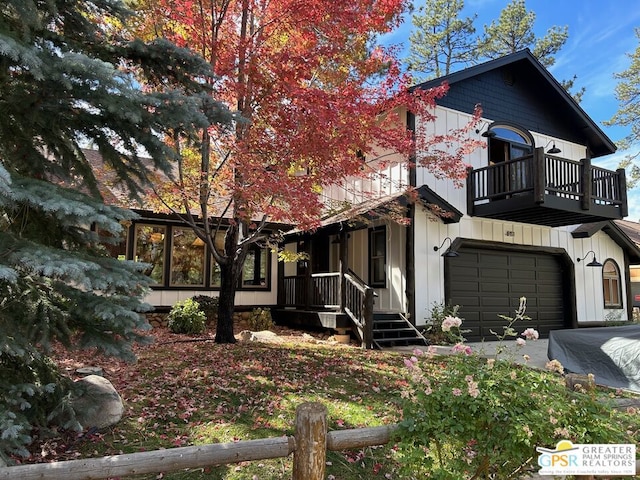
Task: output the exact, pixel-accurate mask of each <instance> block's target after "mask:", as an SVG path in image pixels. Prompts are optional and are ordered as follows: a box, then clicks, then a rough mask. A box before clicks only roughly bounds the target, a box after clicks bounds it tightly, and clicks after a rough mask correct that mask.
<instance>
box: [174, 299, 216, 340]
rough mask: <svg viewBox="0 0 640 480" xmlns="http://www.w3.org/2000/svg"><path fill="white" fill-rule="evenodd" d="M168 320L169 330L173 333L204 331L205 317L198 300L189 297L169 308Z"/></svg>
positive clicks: (197, 332) (192, 333)
mask: <svg viewBox="0 0 640 480" xmlns="http://www.w3.org/2000/svg"><path fill="white" fill-rule="evenodd" d="M168 320H169V322H168V327H169V330H171V331H172V332H173V333H186V334H189V335H194V334H200V333H203V332H204V330H205V325H206V320H207V318H206V317H205V314H204V312H203V311H202V310H200V305H199V304H198V302H196V301H195V300H193V299H191V298H189V299H187V300H185V301H183V302H178V303H176V304H175V305H174V306H173V308H171V311H170V312H169V317H168Z"/></svg>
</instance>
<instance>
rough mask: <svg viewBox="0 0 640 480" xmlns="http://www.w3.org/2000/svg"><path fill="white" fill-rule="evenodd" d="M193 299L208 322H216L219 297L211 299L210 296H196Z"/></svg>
mask: <svg viewBox="0 0 640 480" xmlns="http://www.w3.org/2000/svg"><path fill="white" fill-rule="evenodd" d="M191 299H192V300H193V301H195V302H197V303H198V306H199V307H200V310H201V311H202V312H204V315H205V317H207V321H212V320H215V319H216V318H217V316H218V304H219V303H220V302H219V298H218V297H210V296H208V295H196V296H194V297H191Z"/></svg>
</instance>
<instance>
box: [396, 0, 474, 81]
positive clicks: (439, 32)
mask: <svg viewBox="0 0 640 480" xmlns="http://www.w3.org/2000/svg"><path fill="white" fill-rule="evenodd" d="M463 8H464V1H463V0H426V1H425V4H424V5H423V6H421V7H420V8H419V9H418V12H419V13H417V14H414V15H413V17H412V23H413V26H414V27H415V29H414V30H413V31H412V32H411V35H410V37H409V40H410V42H411V44H410V53H409V58H408V59H407V60H408V63H409V69H410V70H411V71H412V72H414V75H415V76H416V79H417V80H418V81H422V80H428V79H430V78H435V77H441V76H443V75H449V74H450V73H452V69H453V68H454V67H455V65H459V64H462V65H463V66H466V65H467V64H468V63H470V62H471V61H472V60H473V59H474V58H475V44H476V38H475V36H474V34H475V31H476V29H475V27H474V26H473V22H474V20H475V19H476V17H477V15H474V16H473V17H467V18H464V19H461V18H460V17H459V15H460V12H461V11H462V9H463Z"/></svg>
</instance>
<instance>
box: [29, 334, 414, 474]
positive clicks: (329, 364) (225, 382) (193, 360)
mask: <svg viewBox="0 0 640 480" xmlns="http://www.w3.org/2000/svg"><path fill="white" fill-rule="evenodd" d="M154 335H155V336H156V337H157V342H156V343H155V344H153V345H150V346H144V347H138V348H137V350H136V353H137V355H138V362H137V363H135V364H126V363H123V362H119V361H117V360H114V359H104V358H100V357H97V356H95V355H94V354H92V353H91V352H87V353H78V352H73V353H66V352H60V353H59V354H58V355H57V361H58V362H59V364H60V365H61V367H62V368H66V369H67V370H68V371H69V372H74V371H75V369H76V368H77V367H79V366H88V365H91V366H100V367H102V368H103V369H104V376H105V377H106V378H107V379H109V380H110V381H111V382H112V383H113V384H114V386H115V387H116V389H117V390H118V392H119V393H120V395H121V396H122V398H123V400H124V402H125V416H124V418H123V419H122V420H121V422H120V423H119V424H118V425H116V426H114V427H112V428H109V429H107V430H106V431H101V432H96V433H92V434H89V435H83V436H77V435H73V436H66V437H61V438H53V439H50V440H48V441H47V442H45V443H41V444H39V445H38V446H37V448H35V449H34V457H33V458H32V459H30V461H34V462H42V461H51V460H53V459H57V460H65V459H76V458H82V457H89V456H91V457H96V456H103V455H112V454H118V453H131V452H139V451H145V450H155V449H160V448H171V447H178V446H186V445H197V444H206V443H217V442H222V443H224V442H233V441H237V440H249V439H259V438H267V437H278V436H283V435H293V431H294V419H295V409H296V407H297V406H298V405H300V404H302V403H304V402H308V401H318V402H322V403H323V404H324V405H326V407H327V409H328V412H329V417H328V424H329V425H328V426H329V429H330V430H339V429H350V428H360V427H372V426H379V425H385V424H391V423H396V422H398V421H399V420H400V408H399V401H400V396H399V391H400V389H401V387H402V386H403V385H406V381H405V377H404V374H405V367H404V364H403V357H402V356H401V355H399V354H397V353H384V352H380V351H363V350H361V349H359V348H355V347H353V346H327V345H317V344H313V343H308V342H302V341H295V342H291V343H283V344H266V343H257V342H251V343H242V344H236V345H217V344H215V343H213V342H212V341H198V342H190V341H178V342H176V343H165V342H175V341H176V340H189V337H187V336H182V335H173V334H171V333H168V332H167V331H164V330H159V331H154ZM392 447H393V446H392V445H391V446H386V447H372V448H366V449H363V450H362V451H354V452H341V453H334V452H328V458H327V475H333V476H334V477H335V478H336V479H369V478H396V476H395V475H394V474H393V472H394V470H395V469H396V464H395V462H394V460H393V458H392V451H391V449H392ZM292 463H293V459H292V457H289V458H282V459H275V460H264V461H255V462H248V463H243V464H234V465H228V466H221V467H214V468H211V469H207V470H206V471H202V469H198V470H196V471H193V472H185V473H167V474H164V475H163V476H156V475H148V476H146V477H142V476H138V477H136V478H166V479H187V478H188V479H196V478H206V479H230V480H231V479H233V480H235V479H278V478H291V468H292ZM385 475H388V476H387V477H385ZM329 478H332V477H329Z"/></svg>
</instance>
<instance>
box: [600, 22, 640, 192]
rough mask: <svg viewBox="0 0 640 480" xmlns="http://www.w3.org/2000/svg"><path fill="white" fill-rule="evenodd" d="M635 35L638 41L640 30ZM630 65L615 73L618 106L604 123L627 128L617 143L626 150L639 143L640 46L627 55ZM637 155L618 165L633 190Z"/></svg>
mask: <svg viewBox="0 0 640 480" xmlns="http://www.w3.org/2000/svg"><path fill="white" fill-rule="evenodd" d="M635 35H636V37H637V38H638V40H640V28H636V29H635ZM629 58H630V59H631V64H630V65H629V68H627V69H626V70H625V71H623V72H620V73H616V74H615V78H616V79H618V80H619V82H618V85H616V98H617V99H618V102H619V104H620V107H619V108H618V111H617V112H616V113H615V115H614V116H613V117H612V118H611V120H609V121H608V122H605V123H606V124H607V125H618V126H621V127H625V128H629V129H630V133H629V134H628V135H627V136H626V137H625V138H623V139H622V140H621V141H619V142H618V145H619V146H620V148H621V149H623V150H627V149H629V148H631V147H632V146H633V145H637V144H638V142H640V45H639V46H638V47H636V49H635V51H634V52H633V53H631V54H629ZM638 155H639V153H635V154H634V155H630V156H628V157H627V158H625V159H624V160H623V161H622V162H621V163H620V165H619V166H620V168H625V169H626V170H627V173H628V175H629V178H628V179H627V185H628V187H629V188H634V187H635V186H637V185H638V182H640V167H639V166H638V165H637V164H636V163H635V159H636V157H637V156H638Z"/></svg>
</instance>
